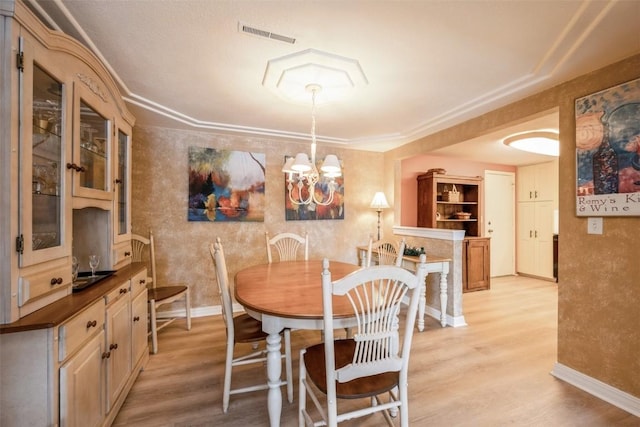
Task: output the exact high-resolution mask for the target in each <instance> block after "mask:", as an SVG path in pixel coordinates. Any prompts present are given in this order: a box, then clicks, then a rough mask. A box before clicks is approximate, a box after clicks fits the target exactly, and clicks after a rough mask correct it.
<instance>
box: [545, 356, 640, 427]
mask: <svg viewBox="0 0 640 427" xmlns="http://www.w3.org/2000/svg"><path fill="white" fill-rule="evenodd" d="M551 375H553V376H554V377H556V378H558V379H560V380H562V381H565V382H568V383H569V384H571V385H573V386H576V387H578V388H579V389H580V390H583V391H586V392H587V393H589V394H591V395H593V396H595V397H597V398H599V399H602V400H604V401H605V402H609V403H611V404H612V405H614V406H617V407H618V408H620V409H622V410H624V411H627V412H629V413H630V414H632V415H635V416H636V417H640V398H637V397H635V396H632V395H630V394H629V393H625V392H624V391H621V390H618V389H617V388H615V387H611V386H610V385H608V384H606V383H603V382H602V381H599V380H596V379H595V378H591V377H589V376H587V375H585V374H583V373H581V372H578V371H576V370H575V369H571V368H569V367H568V366H565V365H563V364H561V363H556V364H555V366H554V367H553V370H552V371H551Z"/></svg>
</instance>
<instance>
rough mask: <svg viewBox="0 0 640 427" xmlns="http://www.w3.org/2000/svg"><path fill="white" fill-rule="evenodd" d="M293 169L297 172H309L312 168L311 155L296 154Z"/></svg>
mask: <svg viewBox="0 0 640 427" xmlns="http://www.w3.org/2000/svg"><path fill="white" fill-rule="evenodd" d="M291 169H293V170H294V171H296V172H309V171H310V170H311V162H310V161H309V156H307V155H306V154H305V153H298V154H296V160H295V161H294V162H293V165H291Z"/></svg>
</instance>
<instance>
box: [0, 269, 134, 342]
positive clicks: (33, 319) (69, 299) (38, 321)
mask: <svg viewBox="0 0 640 427" xmlns="http://www.w3.org/2000/svg"><path fill="white" fill-rule="evenodd" d="M144 268H146V264H144V263H141V262H134V263H132V264H130V265H127V266H125V267H122V268H121V269H120V270H118V271H117V272H115V273H114V274H113V275H112V276H110V277H107V278H106V279H103V280H101V281H100V282H98V283H96V284H95V285H93V286H91V287H88V288H87V289H83V290H82V291H80V292H75V293H72V294H71V295H67V296H66V297H64V298H61V299H59V300H58V301H56V302H53V303H51V304H49V305H47V306H45V307H42V308H41V309H39V310H36V311H34V312H33V313H31V314H29V315H27V316H25V317H23V318H22V319H19V320H17V321H15V322H13V323H7V324H4V325H0V334H10V333H14V332H22V331H30V330H35V329H46V328H53V327H55V326H58V325H60V324H61V323H63V322H64V321H66V320H67V319H69V318H71V317H72V316H73V315H75V314H76V313H78V312H80V311H82V310H83V309H84V308H86V307H88V306H90V305H91V304H93V303H95V302H96V301H98V300H99V299H100V298H102V297H104V296H105V295H106V294H107V293H109V292H111V291H112V290H113V289H114V288H115V287H117V286H119V285H120V284H122V282H123V281H126V280H129V279H130V278H131V277H133V276H135V275H136V274H137V273H139V272H140V271H142V270H143V269H144Z"/></svg>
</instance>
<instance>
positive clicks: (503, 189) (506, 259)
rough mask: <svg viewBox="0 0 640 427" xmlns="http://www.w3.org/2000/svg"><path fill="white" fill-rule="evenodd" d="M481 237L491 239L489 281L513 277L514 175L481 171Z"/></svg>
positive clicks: (511, 173)
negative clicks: (482, 200)
mask: <svg viewBox="0 0 640 427" xmlns="http://www.w3.org/2000/svg"><path fill="white" fill-rule="evenodd" d="M484 201H485V203H484V206H485V208H484V209H485V211H484V221H485V223H484V234H485V237H491V243H490V244H491V246H490V247H491V251H490V253H491V261H490V262H491V277H498V276H508V275H511V274H515V264H516V263H515V174H514V173H513V172H499V171H485V174H484Z"/></svg>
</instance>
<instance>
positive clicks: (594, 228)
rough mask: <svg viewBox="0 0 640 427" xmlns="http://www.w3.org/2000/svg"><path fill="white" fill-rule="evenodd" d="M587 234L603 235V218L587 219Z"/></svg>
mask: <svg viewBox="0 0 640 427" xmlns="http://www.w3.org/2000/svg"><path fill="white" fill-rule="evenodd" d="M587 234H602V217H596V218H587Z"/></svg>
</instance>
